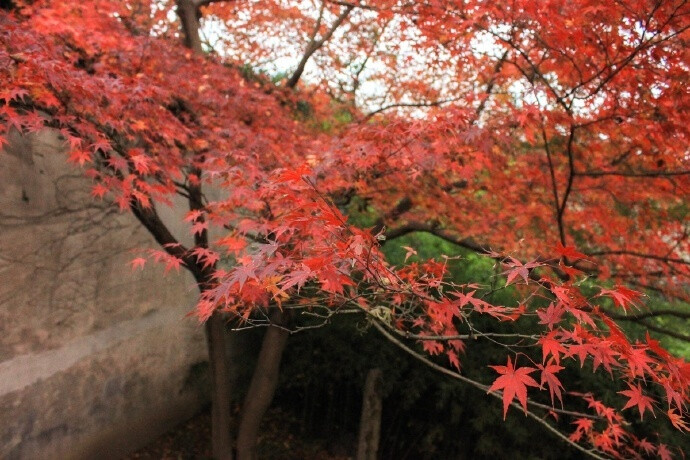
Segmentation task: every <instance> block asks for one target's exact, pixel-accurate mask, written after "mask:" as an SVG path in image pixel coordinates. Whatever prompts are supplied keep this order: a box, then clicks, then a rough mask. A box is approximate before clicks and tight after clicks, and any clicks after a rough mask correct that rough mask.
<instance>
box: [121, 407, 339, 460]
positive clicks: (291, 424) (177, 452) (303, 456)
mask: <svg viewBox="0 0 690 460" xmlns="http://www.w3.org/2000/svg"><path fill="white" fill-rule="evenodd" d="M235 418H237V417H235ZM210 446H211V413H210V411H209V410H208V409H207V410H204V411H203V412H201V413H200V414H198V415H197V416H195V417H194V418H192V419H190V420H188V421H187V422H185V423H183V424H181V425H179V426H178V427H176V428H175V429H173V430H171V431H169V432H168V433H165V434H164V435H162V436H160V437H159V438H158V439H155V440H154V441H153V442H152V443H151V444H149V445H148V446H146V447H144V448H142V449H140V450H138V451H136V452H134V453H132V454H130V455H129V456H127V457H125V460H134V459H137V460H140V459H176V460H187V459H200V460H206V459H208V460H210V459H211V449H210ZM343 450H347V449H343V447H342V446H332V445H329V443H328V442H327V441H323V440H314V439H309V438H308V437H307V436H306V434H303V433H300V427H299V424H298V423H296V422H295V421H294V420H293V419H291V418H290V417H289V416H288V415H287V414H285V413H284V412H281V411H280V410H279V409H273V410H271V411H269V412H268V414H267V415H266V417H265V419H264V421H263V424H262V434H261V435H260V438H259V448H258V453H259V458H260V459H262V460H263V459H268V460H307V459H314V460H347V459H350V458H352V457H351V456H350V455H348V453H347V452H342V451H343Z"/></svg>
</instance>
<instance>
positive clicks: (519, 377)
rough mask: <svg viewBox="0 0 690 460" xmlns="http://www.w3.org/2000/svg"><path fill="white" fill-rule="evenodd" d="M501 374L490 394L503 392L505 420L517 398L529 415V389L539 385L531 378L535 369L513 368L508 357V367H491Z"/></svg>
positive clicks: (493, 384)
mask: <svg viewBox="0 0 690 460" xmlns="http://www.w3.org/2000/svg"><path fill="white" fill-rule="evenodd" d="M489 367H490V368H492V369H493V370H495V371H496V372H498V373H499V374H501V376H500V377H498V378H497V379H496V380H494V383H492V384H491V387H490V388H489V392H492V391H497V390H503V419H504V420H505V418H506V414H507V413H508V406H509V405H510V403H511V402H512V401H513V399H514V398H515V397H517V399H518V401H519V402H520V404H521V405H522V408H523V409H524V410H525V413H527V387H528V386H530V387H538V386H539V384H538V383H537V382H536V381H535V380H534V379H533V378H532V377H530V376H529V374H531V373H532V372H534V371H536V369H535V368H533V367H520V368H515V367H513V362H512V361H511V360H510V356H508V364H507V365H506V366H489Z"/></svg>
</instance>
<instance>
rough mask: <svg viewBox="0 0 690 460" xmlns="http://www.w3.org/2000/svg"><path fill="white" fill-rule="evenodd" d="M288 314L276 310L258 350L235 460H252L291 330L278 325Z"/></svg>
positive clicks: (245, 402)
mask: <svg viewBox="0 0 690 460" xmlns="http://www.w3.org/2000/svg"><path fill="white" fill-rule="evenodd" d="M287 320H288V318H287V313H284V312H281V311H275V312H274V313H273V314H272V315H271V323H272V324H274V325H272V326H269V327H268V330H267V331H266V334H265V335H264V340H263V343H262V344H261V351H260V352H259V358H258V360H257V362H256V368H255V369H254V374H253V375H252V380H251V383H250V384H249V391H248V392H247V397H246V398H245V400H244V407H243V410H242V420H241V422H240V429H239V433H238V436H237V458H238V460H255V459H256V443H257V438H258V434H259V427H260V425H261V419H262V418H263V416H264V414H265V413H266V410H267V409H268V407H269V406H270V405H271V400H272V399H273V394H274V393H275V390H276V387H277V386H278V377H279V375H280V361H281V359H282V356H283V351H284V350H285V345H286V344H287V339H288V336H289V335H290V333H289V332H288V331H287V330H285V329H283V328H282V327H281V326H284V325H285V324H287Z"/></svg>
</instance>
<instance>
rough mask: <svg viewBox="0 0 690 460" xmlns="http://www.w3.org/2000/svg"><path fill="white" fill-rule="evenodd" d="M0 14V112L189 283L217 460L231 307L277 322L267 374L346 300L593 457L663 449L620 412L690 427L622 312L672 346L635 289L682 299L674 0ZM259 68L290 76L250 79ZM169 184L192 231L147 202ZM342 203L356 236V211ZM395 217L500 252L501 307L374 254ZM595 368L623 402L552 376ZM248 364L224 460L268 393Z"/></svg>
mask: <svg viewBox="0 0 690 460" xmlns="http://www.w3.org/2000/svg"><path fill="white" fill-rule="evenodd" d="M173 7H174V8H175V10H174V11H175V12H176V13H177V15H172V14H170V13H171V12H173V9H172V8H173ZM0 27H1V28H0V42H1V43H2V47H0V62H1V63H2V65H0V77H1V78H2V80H1V81H2V83H1V84H0V101H2V102H0V104H2V105H0V123H2V125H3V126H4V127H6V128H7V129H13V130H17V131H19V132H33V131H37V130H40V129H43V128H44V127H45V126H48V127H52V128H55V129H58V130H60V132H61V133H62V134H63V136H64V137H65V139H66V146H67V150H68V155H69V159H70V161H72V162H74V163H75V164H77V165H79V166H81V167H83V168H84V170H85V173H86V174H87V175H88V176H89V177H91V178H92V179H93V181H94V187H93V195H94V196H95V197H97V198H106V199H111V200H113V202H114V203H115V204H116V205H117V206H119V207H120V208H121V209H122V210H123V211H129V212H132V213H133V214H134V215H135V216H136V217H137V218H138V219H139V221H140V222H141V223H142V225H144V226H145V227H146V228H147V229H148V230H149V231H150V232H151V234H152V235H153V236H154V237H155V238H156V240H157V241H158V243H160V245H161V249H160V250H155V251H150V253H148V254H144V256H145V257H142V258H137V259H135V260H134V261H133V265H134V266H143V264H144V263H145V262H146V256H150V257H151V258H153V259H156V260H158V261H160V262H162V263H164V264H166V266H167V267H168V268H170V269H177V268H180V267H184V268H186V269H188V270H190V272H191V273H192V274H193V275H194V277H195V279H196V281H197V283H198V286H199V289H200V297H199V302H198V305H197V308H196V313H197V315H198V316H199V318H201V319H202V320H204V321H206V325H207V333H208V337H209V351H210V357H211V363H212V373H213V383H214V392H213V403H214V415H213V422H214V455H216V456H217V457H219V458H226V457H229V456H230V455H231V441H230V438H229V429H228V420H229V411H228V410H227V407H224V405H226V404H227V403H228V392H229V389H228V388H227V375H226V373H227V368H226V367H225V364H224V360H225V357H224V355H223V354H224V351H223V349H224V347H223V344H222V341H223V331H224V328H225V322H226V321H230V320H231V321H233V322H238V321H239V322H242V323H243V324H247V323H248V324H264V325H265V324H266V321H273V322H276V321H277V322H278V323H280V326H281V327H280V328H269V332H267V336H266V337H267V342H265V344H264V348H265V350H266V351H265V353H264V349H262V354H261V356H260V358H259V362H260V365H263V366H265V367H264V370H266V369H268V368H271V369H273V370H274V371H276V372H277V365H278V363H279V360H280V353H281V351H282V348H281V347H282V346H284V343H285V338H286V334H287V332H286V330H288V329H289V328H290V327H294V319H295V318H294V317H295V314H296V312H301V311H312V312H313V311H317V310H318V311H322V310H324V309H325V311H327V312H328V313H326V314H324V315H325V317H328V315H330V314H336V313H337V312H338V311H339V310H341V309H343V308H345V309H353V308H354V309H357V310H359V311H361V312H362V313H363V314H364V315H366V316H367V318H369V320H370V322H371V324H372V326H373V327H375V328H377V329H378V330H379V331H380V332H381V333H382V334H383V335H384V336H385V337H387V338H388V339H389V340H390V341H391V342H393V343H394V344H396V345H397V346H399V347H400V348H401V349H402V350H404V351H405V352H408V353H410V354H412V355H413V356H415V357H416V358H417V359H419V360H421V361H423V362H425V363H427V364H428V365H429V366H431V367H433V368H435V369H438V370H439V371H440V372H442V373H444V374H446V375H449V376H452V377H453V378H456V379H458V380H461V381H463V382H465V383H467V384H469V385H473V386H475V387H477V388H479V389H481V390H483V391H485V392H489V393H491V394H493V395H495V396H496V397H497V398H500V399H501V400H502V403H503V413H504V416H505V415H506V413H507V412H508V411H509V410H511V409H510V406H511V405H512V406H514V407H516V408H519V409H520V410H521V411H524V412H525V413H526V414H527V415H528V416H530V417H531V419H532V420H534V421H535V422H536V423H541V424H542V425H544V426H545V427H547V428H548V429H549V430H550V431H552V432H553V433H554V434H555V435H556V436H558V437H560V438H561V439H562V440H563V441H564V442H567V443H569V444H570V445H572V446H573V447H574V448H577V449H580V450H581V452H583V453H585V454H587V455H590V456H593V457H598V458H602V457H604V458H605V457H635V456H638V455H639V454H640V453H641V452H645V453H647V454H650V455H651V454H654V455H658V456H661V457H665V456H668V455H670V450H669V447H667V446H666V445H665V444H663V443H661V441H655V442H650V441H648V440H646V439H639V438H638V437H636V436H635V434H634V433H633V432H632V431H631V430H629V429H628V428H627V427H628V423H627V422H626V420H625V417H626V416H628V415H632V416H636V414H639V415H640V417H645V416H647V415H648V413H649V412H652V413H665V414H666V416H667V418H668V421H669V423H670V424H672V425H673V426H675V427H676V428H677V429H679V430H681V431H687V421H686V420H687V403H688V400H689V399H690V364H688V363H686V362H685V361H684V360H683V359H682V358H678V357H674V356H672V355H671V354H670V353H668V352H667V351H666V350H664V349H663V348H662V347H661V346H660V345H659V342H658V341H657V340H655V339H654V338H652V337H650V336H649V335H647V336H646V339H645V340H644V341H631V340H630V339H628V338H627V337H626V334H625V333H624V331H623V329H622V328H621V327H620V326H619V325H618V323H617V322H618V321H625V322H631V321H632V322H637V323H640V324H642V325H645V326H647V327H648V328H649V329H651V330H653V331H656V332H664V333H668V334H671V335H674V336H675V337H676V338H678V339H681V340H688V339H689V337H688V336H687V335H685V334H683V333H682V332H679V331H674V330H666V329H663V328H660V327H659V326H658V325H655V324H653V323H649V322H648V321H649V320H650V319H652V318H654V317H656V316H664V315H665V316H670V317H674V318H678V319H681V320H682V319H687V317H688V315H687V313H684V312H682V311H676V310H673V309H668V310H666V309H664V310H654V309H649V308H648V307H645V306H644V302H645V299H644V294H643V292H645V291H648V292H654V293H656V294H659V295H662V296H664V297H666V298H669V299H678V300H688V286H689V284H688V283H689V282H690V259H689V258H688V257H689V254H690V238H689V232H690V228H689V227H688V213H689V210H688V207H687V206H688V205H687V199H688V196H689V195H690V182H689V180H690V153H689V152H690V150H689V149H688V140H689V134H690V133H688V124H687V122H686V119H687V114H688V109H689V108H690V107H689V104H690V100H689V98H688V95H687V83H688V70H689V66H690V54H689V52H688V49H690V48H688V46H687V41H688V39H689V38H690V32H688V29H689V28H690V5H688V4H687V2H686V1H681V0H669V1H666V0H659V1H644V0H642V1H637V0H635V1H633V0H630V1H628V0H621V1H616V2H610V3H601V2H596V1H589V0H580V1H574V2H565V1H557V0H549V1H543V2H531V1H522V0H515V1H511V2H505V3H501V2H479V1H473V0H466V1H427V2H405V1H392V0H382V1H377V2H371V3H363V2H352V3H350V2H343V1H327V0H324V1H323V2H313V3H312V2H308V1H295V2H284V1H278V0H275V1H273V0H265V1H259V2H244V1H227V2H220V1H209V0H179V1H178V2H176V4H175V5H173V4H171V3H170V2H160V1H147V0H131V1H125V2H121V1H113V0H88V1H83V2H79V3H72V2H61V1H50V0H40V1H35V2H27V1H18V0H16V1H14V5H13V6H12V8H11V10H10V11H9V12H1V13H0ZM267 60H270V61H272V62H290V63H291V64H290V65H291V68H290V69H288V70H290V71H289V72H288V73H287V74H286V75H285V78H282V79H280V78H276V80H277V83H275V84H274V83H271V82H270V81H269V80H268V79H267V78H261V77H250V78H247V76H246V72H245V74H243V73H242V72H241V70H242V67H241V66H242V65H243V64H246V63H256V65H257V66H258V68H262V67H261V66H262V65H263V66H264V67H263V68H265V70H266V71H270V70H271V65H270V64H261V63H265V62H266V61H267ZM245 70H246V68H245ZM280 70H284V69H280ZM4 142H7V141H6V135H5V134H0V145H2V143H4ZM179 198H183V199H184V200H185V201H186V204H187V207H188V212H187V213H186V214H185V215H184V216H181V217H180V219H182V220H183V221H185V222H187V223H188V227H189V232H190V235H191V236H192V237H193V244H192V245H191V246H185V245H183V244H182V243H181V240H180V239H178V238H176V237H175V236H174V235H173V234H172V233H171V232H170V231H169V230H168V227H167V226H166V224H165V222H164V221H163V219H161V217H160V215H159V214H158V212H157V207H159V206H163V205H167V204H170V203H172V200H173V199H179ZM357 207H359V208H360V209H362V210H364V211H366V212H367V213H369V214H371V215H373V216H374V221H373V224H372V225H370V226H368V227H364V228H362V227H357V226H355V225H354V224H352V223H350V221H349V217H348V213H350V212H352V211H354V210H355V208H357ZM413 232H425V233H429V234H433V235H435V236H436V237H439V238H442V239H444V240H446V241H449V242H451V243H453V244H455V245H458V246H460V247H463V248H466V249H468V250H470V251H474V252H477V253H479V254H481V255H483V256H485V257H487V258H489V259H492V260H494V261H495V263H496V266H497V267H499V268H500V271H501V274H502V275H503V276H504V277H505V280H504V281H502V282H503V286H502V287H501V288H504V287H505V286H506V285H508V286H512V287H511V289H514V290H515V292H516V293H517V294H518V295H519V302H517V303H516V304H514V305H494V304H492V303H490V302H489V301H487V297H486V293H485V292H486V290H487V287H486V286H482V285H479V284H476V283H466V284H461V283H457V282H454V281H452V277H451V276H450V275H451V273H449V268H448V267H449V265H448V263H447V260H446V261H444V260H429V261H417V262H414V263H410V264H407V265H405V266H402V267H395V266H392V265H391V264H390V263H388V262H387V261H386V258H385V256H384V253H383V252H382V250H381V245H382V244H395V241H396V239H398V238H400V237H402V236H404V235H407V234H410V233H413ZM407 251H408V255H413V254H414V252H415V249H414V248H407ZM230 262H232V263H230ZM493 289H496V288H495V287H494V288H493ZM480 318H490V319H493V320H495V322H496V324H499V323H501V324H503V325H504V326H505V324H510V325H512V326H514V332H513V333H509V334H506V333H498V332H495V331H493V330H492V329H490V328H488V329H487V328H482V329H478V328H477V327H476V325H477V324H478V323H479V322H480V321H479V319H480ZM481 322H482V324H485V322H484V321H481ZM526 326H529V327H538V328H539V330H540V332H539V333H538V334H531V333H530V334H527V333H524V328H525V327H526ZM271 338H272V339H271ZM470 339H472V340H474V339H476V340H489V341H493V342H495V343H497V344H499V345H500V346H501V347H503V348H504V349H505V351H506V353H505V360H503V361H502V362H491V363H489V362H487V363H486V365H487V366H490V368H491V369H492V370H493V371H494V374H495V376H494V380H493V381H487V382H480V381H476V380H472V379H469V378H468V377H466V376H465V375H463V373H462V372H461V369H462V355H463V353H472V346H471V340H470ZM271 340H274V341H273V342H271ZM415 342H418V344H419V347H418V346H417V345H416V344H415ZM420 350H423V352H422V351H420ZM424 352H426V353H424ZM429 354H431V355H442V356H443V357H442V358H431V357H430V356H428V355H429ZM585 364H587V365H588V366H591V367H592V368H593V369H594V370H595V371H596V370H599V371H601V372H605V373H608V374H610V375H611V376H615V377H616V380H618V381H620V382H618V381H616V380H614V381H613V382H612V386H614V387H615V390H616V391H617V392H618V393H619V394H620V399H619V405H618V406H616V407H612V406H609V405H606V404H604V403H603V402H602V401H601V399H600V398H599V397H598V396H597V395H595V394H592V393H591V392H590V391H589V390H588V389H587V388H577V387H576V386H575V384H574V383H572V384H571V382H568V381H565V380H562V379H561V377H559V373H560V372H561V371H562V370H563V369H564V368H565V366H571V367H575V368H577V367H583V366H584V365H585ZM260 380H261V379H257V380H256V382H254V381H253V383H252V386H253V387H254V388H255V390H256V392H255V393H253V392H252V390H251V389H250V395H249V396H250V397H248V399H247V401H246V402H245V406H247V407H248V408H250V409H251V410H249V409H247V408H245V417H244V418H245V419H246V420H248V421H247V422H246V423H245V421H244V420H243V423H242V425H241V427H240V434H239V441H238V455H239V457H240V458H251V457H252V455H254V454H253V452H252V451H253V443H255V441H256V439H255V438H256V432H257V430H258V420H260V414H261V413H262V411H263V410H265V406H266V404H267V402H266V398H265V396H264V397H259V396H258V395H265V394H266V393H268V394H270V393H271V392H272V388H271V385H273V388H274V383H273V384H268V385H267V386H266V387H263V388H261V387H260ZM262 392H263V393H262ZM543 396H545V398H543ZM540 398H541V399H540ZM269 399H270V398H269ZM541 400H543V401H545V402H540V401H541ZM578 400H579V401H580V402H582V403H583V404H585V406H586V407H588V408H589V409H590V410H589V411H588V412H585V411H580V410H571V407H573V406H574V405H576V404H577V403H576V402H575V401H578ZM252 408H253V409H252ZM247 414H249V415H247ZM251 414H254V416H253V417H252V415H251ZM257 414H258V418H257V417H256V415H257ZM544 414H547V415H551V416H553V417H556V418H557V417H569V418H570V419H572V423H573V424H574V425H573V426H574V427H575V428H574V430H573V431H572V432H571V433H562V432H561V431H559V430H558V429H557V428H555V426H554V425H552V424H551V422H550V420H549V419H547V418H545V417H544Z"/></svg>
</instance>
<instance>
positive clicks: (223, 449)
mask: <svg viewBox="0 0 690 460" xmlns="http://www.w3.org/2000/svg"><path fill="white" fill-rule="evenodd" d="M225 336H226V331H225V320H224V318H223V317H222V316H221V314H220V313H214V314H213V315H212V316H211V318H209V319H208V321H206V344H207V346H208V362H209V369H210V371H211V444H212V449H213V458H214V459H215V460H232V437H231V435H230V403H231V395H232V388H231V380H230V373H229V368H228V359H227V355H226V348H225Z"/></svg>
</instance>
